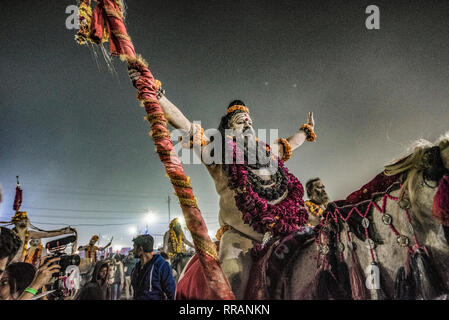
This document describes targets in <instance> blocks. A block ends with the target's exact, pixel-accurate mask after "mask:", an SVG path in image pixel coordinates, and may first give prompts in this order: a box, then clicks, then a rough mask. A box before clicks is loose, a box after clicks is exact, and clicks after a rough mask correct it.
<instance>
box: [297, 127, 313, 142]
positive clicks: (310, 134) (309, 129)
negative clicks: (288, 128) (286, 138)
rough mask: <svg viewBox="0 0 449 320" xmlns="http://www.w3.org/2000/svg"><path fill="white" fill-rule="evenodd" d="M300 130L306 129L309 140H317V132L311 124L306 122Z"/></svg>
mask: <svg viewBox="0 0 449 320" xmlns="http://www.w3.org/2000/svg"><path fill="white" fill-rule="evenodd" d="M299 130H300V131H304V133H305V134H306V140H307V141H309V142H313V141H315V140H316V133H315V131H314V130H313V127H312V126H311V125H310V124H307V123H304V124H303V125H302V126H301V127H300V128H299Z"/></svg>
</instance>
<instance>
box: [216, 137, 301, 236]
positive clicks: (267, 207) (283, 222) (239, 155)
mask: <svg viewBox="0 0 449 320" xmlns="http://www.w3.org/2000/svg"><path fill="white" fill-rule="evenodd" d="M226 148H232V150H233V159H234V161H233V164H231V165H227V166H226V168H227V171H228V172H227V175H228V177H229V183H228V184H229V187H230V188H231V189H232V190H234V191H235V193H236V195H235V202H236V205H237V208H238V209H239V210H240V212H242V215H243V221H244V223H246V224H249V225H250V226H252V227H253V229H254V230H255V231H256V232H259V233H267V232H269V233H271V234H272V235H273V236H277V235H286V234H288V233H291V232H293V231H295V230H297V229H299V226H301V225H305V224H306V223H307V218H308V212H307V209H306V208H305V207H304V201H303V196H304V189H303V186H302V184H301V183H300V182H299V180H298V179H297V178H296V177H295V176H294V175H292V174H291V173H289V172H288V169H287V168H285V167H284V163H283V161H282V160H281V159H278V170H281V172H282V173H283V174H284V175H285V176H286V177H287V179H288V183H287V195H286V196H285V198H284V199H283V200H282V201H281V202H279V203H278V204H270V203H268V201H267V200H266V199H264V198H262V197H260V196H259V195H258V194H257V193H256V192H254V191H253V187H252V186H251V183H250V182H249V181H248V167H247V165H246V164H236V163H237V162H239V161H236V159H243V152H242V151H241V150H237V146H236V143H235V141H233V140H231V139H226ZM225 172H226V171H225Z"/></svg>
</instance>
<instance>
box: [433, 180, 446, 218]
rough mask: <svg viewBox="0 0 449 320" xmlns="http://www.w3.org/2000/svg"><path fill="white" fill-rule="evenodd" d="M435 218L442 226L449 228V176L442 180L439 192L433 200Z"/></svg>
mask: <svg viewBox="0 0 449 320" xmlns="http://www.w3.org/2000/svg"><path fill="white" fill-rule="evenodd" d="M433 216H434V217H435V218H436V219H437V220H438V221H439V222H440V223H441V224H442V225H444V226H446V227H449V176H444V177H443V178H441V180H440V184H439V186H438V191H437V193H436V194H435V197H434V198H433Z"/></svg>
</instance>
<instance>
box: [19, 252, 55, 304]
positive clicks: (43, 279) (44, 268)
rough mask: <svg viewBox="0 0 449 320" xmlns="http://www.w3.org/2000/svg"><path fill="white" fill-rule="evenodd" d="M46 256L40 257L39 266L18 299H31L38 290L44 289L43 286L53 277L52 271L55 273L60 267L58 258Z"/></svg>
mask: <svg viewBox="0 0 449 320" xmlns="http://www.w3.org/2000/svg"><path fill="white" fill-rule="evenodd" d="M48 258H49V257H48V256H45V257H43V258H42V259H41V262H40V265H41V266H40V267H39V269H38V270H37V272H35V274H34V278H32V282H31V284H30V285H29V286H28V287H27V288H26V289H25V290H24V291H23V293H22V294H21V295H20V296H19V298H18V300H30V299H32V298H33V297H34V296H35V295H36V294H38V292H39V291H41V290H43V289H45V288H44V287H45V286H46V285H47V284H49V283H50V281H51V280H52V278H53V273H56V272H58V271H59V270H60V269H61V266H60V265H59V264H58V263H57V262H58V261H59V260H60V258H58V257H56V258H51V259H48ZM43 262H45V263H43ZM33 268H34V267H33Z"/></svg>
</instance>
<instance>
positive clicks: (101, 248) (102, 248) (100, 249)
mask: <svg viewBox="0 0 449 320" xmlns="http://www.w3.org/2000/svg"><path fill="white" fill-rule="evenodd" d="M112 239H114V237H112V238H111V241H109V243H108V244H107V245H105V246H104V247H100V248H98V249H97V250H98V251H103V250H104V249H106V248H107V247H109V246H110V245H111V243H112Z"/></svg>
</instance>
